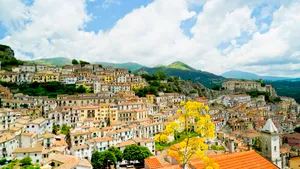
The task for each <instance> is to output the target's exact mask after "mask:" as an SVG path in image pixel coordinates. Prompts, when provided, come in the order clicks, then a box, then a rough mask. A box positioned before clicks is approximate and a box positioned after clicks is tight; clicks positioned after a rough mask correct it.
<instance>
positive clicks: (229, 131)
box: [0, 64, 300, 168]
mask: <svg viewBox="0 0 300 169" xmlns="http://www.w3.org/2000/svg"><path fill="white" fill-rule="evenodd" d="M0 80H2V81H6V82H16V83H26V82H39V83H43V82H51V81H58V82H62V83H65V84H76V85H82V86H84V87H85V88H87V89H89V90H93V91H94V94H77V95H58V96H57V97H56V98H48V97H45V96H27V95H23V94H12V93H11V92H10V90H9V89H8V88H5V87H3V86H0V98H1V108H0V133H1V134H0V158H6V159H8V160H11V159H22V158H24V157H26V156H30V157H31V158H32V160H33V163H38V164H40V165H42V167H46V168H47V167H49V166H50V167H51V166H52V167H55V166H65V168H68V166H71V168H72V167H73V168H74V167H76V168H80V166H83V167H85V168H91V167H92V166H91V164H90V162H89V161H90V160H91V155H92V153H93V152H94V151H100V152H102V151H105V150H107V149H109V147H111V146H115V147H117V148H119V149H120V150H124V149H125V147H126V146H128V145H131V144H138V145H141V146H145V147H147V148H148V149H149V150H150V151H151V152H152V153H153V154H156V153H157V152H156V149H155V143H154V136H155V135H156V134H158V133H160V132H162V131H163V130H164V127H165V126H166V124H168V123H169V122H170V121H174V120H176V118H177V116H178V115H177V113H176V112H177V110H178V108H179V105H180V102H182V101H186V100H195V101H199V102H202V103H205V104H206V105H208V106H210V110H209V114H210V116H211V120H212V122H213V123H214V124H215V129H216V135H217V140H218V141H217V142H218V143H219V144H221V145H223V146H224V147H225V148H226V150H227V151H229V152H244V151H249V149H251V146H253V144H254V143H255V141H256V140H257V138H258V137H261V136H262V133H264V132H265V133H266V132H267V133H268V132H269V135H267V136H265V138H266V142H267V140H268V139H269V138H272V137H273V136H275V135H276V136H278V137H279V139H278V140H276V141H275V140H274V141H273V142H276V145H277V144H279V143H280V147H279V146H278V147H277V149H278V151H280V153H279V155H278V154H276V153H275V155H276V159H277V161H280V163H279V162H278V163H276V164H275V162H274V161H273V163H274V164H275V165H277V166H279V165H280V166H281V168H284V166H286V165H288V162H287V161H286V157H289V156H290V155H291V154H293V149H294V148H298V147H300V136H298V135H296V134H289V133H290V132H292V131H293V130H294V128H295V127H296V126H300V121H299V120H298V117H299V113H300V105H298V104H297V103H296V101H295V100H294V99H293V98H288V97H280V99H281V101H280V102H279V103H276V104H275V103H268V102H267V101H266V98H265V96H264V95H260V96H257V97H255V98H253V97H251V96H250V95H247V94H245V92H242V91H251V90H253V89H254V90H259V91H264V92H268V93H270V94H271V95H272V96H276V97H277V94H276V92H275V90H274V89H273V88H272V86H268V85H266V86H261V85H262V83H261V82H252V81H236V80H229V81H226V82H224V84H223V87H224V88H225V89H226V90H231V91H232V93H233V94H231V95H223V96H220V97H219V98H216V99H214V100H209V99H207V98H206V97H193V98H191V97H188V96H185V95H182V94H179V93H163V92H161V93H159V94H158V96H155V95H152V94H148V95H146V97H138V96H136V95H135V93H134V92H133V89H139V88H143V87H144V86H145V85H147V84H146V82H145V80H144V79H143V78H141V77H140V76H134V75H133V74H131V73H130V72H129V71H128V70H127V69H118V68H111V67H108V68H103V67H101V66H99V65H85V66H80V65H72V66H64V67H52V66H42V65H31V64H25V65H21V66H20V67H17V68H13V70H12V72H7V71H0ZM234 93H235V94H234ZM268 119H270V120H271V121H269V120H268ZM54 124H55V125H58V126H59V127H61V126H63V125H64V124H65V125H67V126H71V130H70V141H68V144H67V137H66V135H64V134H58V135H55V134H53V133H52V131H53V125H54ZM266 126H267V127H266ZM270 126H271V127H270ZM269 130H272V131H269ZM279 133H280V135H279ZM282 134H283V135H282ZM271 140H272V139H271ZM269 141H270V140H269ZM272 145H273V144H272ZM272 148H273V147H272ZM266 154H268V153H266ZM266 158H268V159H269V160H270V161H272V160H274V159H272V158H273V155H272V157H266ZM63 159H65V160H63ZM70 161H71V162H72V165H71V164H70V163H69V162H70ZM150 161H151V160H150ZM277 161H276V162H277ZM146 164H147V163H146ZM147 167H148V168H151V167H149V166H146V168H147ZM69 168H70V167H69Z"/></svg>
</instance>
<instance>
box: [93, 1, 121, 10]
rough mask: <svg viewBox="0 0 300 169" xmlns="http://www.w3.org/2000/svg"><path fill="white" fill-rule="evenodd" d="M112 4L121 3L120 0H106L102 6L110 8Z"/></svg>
mask: <svg viewBox="0 0 300 169" xmlns="http://www.w3.org/2000/svg"><path fill="white" fill-rule="evenodd" d="M93 1H95V0H93ZM112 4H117V5H120V4H121V2H120V0H104V2H103V3H102V4H101V6H102V8H109V7H110V6H111V5H112Z"/></svg>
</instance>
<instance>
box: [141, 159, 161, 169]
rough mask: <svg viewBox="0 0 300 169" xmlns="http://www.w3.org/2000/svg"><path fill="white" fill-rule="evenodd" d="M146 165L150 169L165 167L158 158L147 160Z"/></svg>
mask: <svg viewBox="0 0 300 169" xmlns="http://www.w3.org/2000/svg"><path fill="white" fill-rule="evenodd" d="M145 164H146V165H147V166H148V167H149V169H156V168H161V167H163V165H162V164H161V163H160V162H159V161H158V159H157V158H148V159H145Z"/></svg>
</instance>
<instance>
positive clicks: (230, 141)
mask: <svg viewBox="0 0 300 169" xmlns="http://www.w3.org/2000/svg"><path fill="white" fill-rule="evenodd" d="M229 152H230V153H233V152H235V148H234V137H230V138H229Z"/></svg>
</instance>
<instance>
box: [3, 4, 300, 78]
mask: <svg viewBox="0 0 300 169" xmlns="http://www.w3.org/2000/svg"><path fill="white" fill-rule="evenodd" d="M299 30H300V1H299V0H295V1H292V0H253V1H252V0H0V44H7V45H10V46H11V47H12V48H13V49H14V50H15V53H16V57H17V58H20V59H37V58H49V57H69V58H76V59H83V60H88V61H91V62H93V61H108V62H128V61H132V62H137V63H140V64H143V65H147V66H155V65H157V64H170V63H172V62H174V61H182V62H185V63H187V64H189V65H191V66H192V67H194V68H197V69H201V70H205V71H210V72H213V73H216V74H221V73H223V72H225V71H228V70H243V71H250V72H253V73H257V74H260V75H277V76H290V77H300V31H299Z"/></svg>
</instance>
